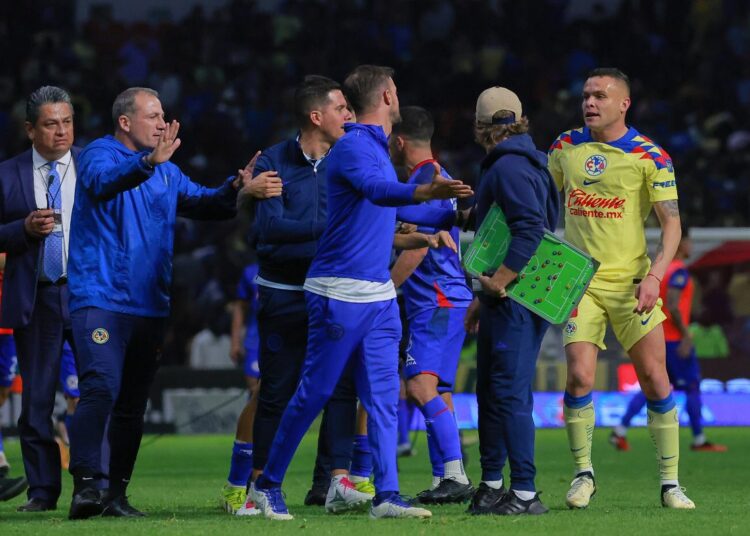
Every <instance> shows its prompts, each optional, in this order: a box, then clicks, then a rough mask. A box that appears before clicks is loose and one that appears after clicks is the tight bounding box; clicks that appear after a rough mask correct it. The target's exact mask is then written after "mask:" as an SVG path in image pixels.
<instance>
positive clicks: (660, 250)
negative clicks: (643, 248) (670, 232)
mask: <svg viewBox="0 0 750 536" xmlns="http://www.w3.org/2000/svg"><path fill="white" fill-rule="evenodd" d="M663 254H664V233H661V234H660V235H659V243H658V244H657V246H656V256H655V259H661V257H662V255H663Z"/></svg>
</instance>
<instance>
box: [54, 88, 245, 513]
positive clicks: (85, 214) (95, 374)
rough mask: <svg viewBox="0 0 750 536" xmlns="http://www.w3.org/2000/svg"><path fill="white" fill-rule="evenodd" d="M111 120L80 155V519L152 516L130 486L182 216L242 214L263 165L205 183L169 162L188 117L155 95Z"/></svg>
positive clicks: (131, 102)
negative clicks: (104, 462)
mask: <svg viewBox="0 0 750 536" xmlns="http://www.w3.org/2000/svg"><path fill="white" fill-rule="evenodd" d="M112 116H113V120H114V122H115V133H114V136H105V137H103V138H100V139H97V140H94V141H93V142H92V143H91V144H90V145H88V146H87V147H86V148H85V149H84V150H83V151H82V152H81V158H80V173H79V179H80V180H79V184H78V189H77V191H76V205H75V210H74V214H73V234H72V236H73V239H72V242H71V245H72V247H71V262H70V311H71V319H72V324H73V335H74V338H75V341H76V349H77V350H78V364H79V369H80V370H79V372H80V374H79V389H80V392H81V399H80V402H79V404H78V408H77V409H76V413H75V415H74V417H73V422H72V424H71V429H70V436H71V451H70V472H71V473H72V475H73V478H74V490H73V501H72V503H71V506H70V513H69V517H70V518H71V519H84V518H88V517H91V516H94V515H98V514H103V515H105V516H115V517H140V516H143V515H144V514H143V513H141V512H139V511H138V510H136V509H135V508H133V507H132V506H131V505H130V504H129V502H128V500H127V497H126V496H125V492H126V490H127V486H128V483H129V481H130V476H131V474H132V472H133V467H134V465H135V459H136V456H137V454H138V449H139V447H140V443H141V437H142V435H143V415H144V413H145V410H146V402H147V399H148V393H149V388H150V387H151V383H152V381H153V379H154V375H155V374H156V369H157V368H158V366H159V356H160V353H161V344H162V338H163V333H164V325H165V321H166V317H167V315H168V314H169V289H170V285H171V276H172V250H173V242H174V227H175V219H176V218H177V215H178V214H179V215H181V216H187V217H191V218H196V219H227V218H232V217H233V216H234V215H235V203H236V200H237V190H238V188H239V186H240V179H241V178H242V179H243V180H244V179H247V181H248V182H249V179H250V176H251V175H252V168H253V167H254V164H255V158H253V159H252V160H251V161H250V163H249V164H248V165H247V166H246V167H245V169H241V170H239V173H238V177H230V178H228V179H227V180H226V181H225V182H224V184H223V185H222V186H221V187H219V188H216V189H209V188H204V187H203V186H200V185H198V184H196V183H194V182H193V181H191V180H190V179H189V178H188V177H187V176H186V175H185V174H184V173H183V172H182V171H181V170H180V168H179V167H177V166H176V165H175V164H173V163H172V162H170V159H171V158H172V155H173V154H174V152H175V151H176V150H177V149H178V148H179V147H180V139H179V138H178V137H177V134H178V133H179V130H180V124H179V123H178V122H177V121H176V120H173V121H170V122H166V121H165V120H164V111H163V110H162V106H161V102H160V101H159V96H158V93H157V92H156V91H154V90H153V89H149V88H139V87H135V88H130V89H127V90H125V91H123V92H122V93H121V94H120V95H118V96H117V98H116V99H115V102H114V105H113V106H112ZM107 417H109V419H110V420H109V440H110V444H111V455H110V464H109V489H108V490H107V492H106V493H105V494H104V496H103V497H102V496H100V494H99V493H98V492H97V490H96V480H97V479H99V478H101V477H102V475H101V470H100V450H99V446H100V444H101V442H102V437H103V434H104V428H105V424H106V421H107Z"/></svg>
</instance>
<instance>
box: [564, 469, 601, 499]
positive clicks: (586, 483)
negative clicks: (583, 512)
mask: <svg viewBox="0 0 750 536" xmlns="http://www.w3.org/2000/svg"><path fill="white" fill-rule="evenodd" d="M595 494H596V483H595V482H594V476H593V475H592V474H591V473H589V472H586V473H581V474H580V475H578V476H576V477H575V478H574V479H573V481H572V482H571V483H570V489H569V490H568V494H567V495H566V496H565V504H567V505H568V508H586V507H587V506H588V505H589V502H591V497H593V496H594V495H595Z"/></svg>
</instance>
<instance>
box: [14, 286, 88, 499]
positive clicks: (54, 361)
mask: <svg viewBox="0 0 750 536" xmlns="http://www.w3.org/2000/svg"><path fill="white" fill-rule="evenodd" d="M14 338H15V342H16V352H17V354H18V367H19V369H20V371H21V377H22V378H23V395H22V397H21V416H20V418H19V419H18V431H19V435H20V438H21V452H22V454H23V465H24V469H25V470H26V478H27V479H28V481H29V490H28V497H29V498H38V499H42V500H44V501H47V502H50V503H56V502H57V499H58V497H59V496H60V487H61V485H60V450H59V448H58V446H57V443H56V442H55V433H54V430H53V427H52V412H53V410H54V406H55V391H56V390H57V382H58V381H59V378H60V356H61V355H62V347H63V341H65V340H67V341H68V342H69V343H70V344H71V346H72V348H73V350H74V353H76V352H75V349H76V345H75V343H74V341H73V336H72V331H71V322H70V315H69V313H68V287H67V285H62V286H55V285H40V286H39V287H38V288H37V294H36V301H35V303H34V312H33V313H32V315H31V320H30V321H29V324H28V325H26V326H25V327H23V328H20V329H16V330H15V331H14Z"/></svg>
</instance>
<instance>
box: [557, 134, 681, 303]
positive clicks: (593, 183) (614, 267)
mask: <svg viewBox="0 0 750 536" xmlns="http://www.w3.org/2000/svg"><path fill="white" fill-rule="evenodd" d="M548 156H549V163H548V168H549V171H550V173H551V174H552V176H553V178H554V179H555V183H556V185H557V187H558V189H559V190H561V191H563V194H564V210H565V238H566V239H567V240H568V241H570V242H572V243H573V244H574V245H576V246H577V247H579V248H581V249H583V250H584V251H586V252H588V253H589V254H590V255H591V256H593V257H594V258H595V259H596V260H598V261H599V262H600V263H601V266H600V267H599V270H598V272H597V273H596V276H595V277H594V279H593V281H592V282H591V287H592V288H601V289H606V290H625V289H632V287H633V283H634V280H638V279H641V278H643V277H644V276H645V275H646V273H647V272H648V270H649V268H650V266H651V263H650V260H649V258H648V255H647V247H646V236H645V231H644V221H645V220H646V217H647V216H648V214H649V212H650V211H651V206H652V204H653V203H656V202H659V201H669V200H674V199H677V184H676V182H675V174H674V168H673V166H672V159H671V158H670V156H669V154H667V152H666V151H665V150H664V149H662V148H661V147H659V146H658V145H657V144H655V143H654V142H653V141H651V140H650V139H649V138H647V137H646V136H644V135H642V134H640V133H639V132H638V131H637V130H636V129H634V128H632V127H631V128H629V129H628V131H627V133H626V134H625V135H624V136H623V137H622V138H620V139H618V140H616V141H613V142H608V143H605V142H597V141H594V140H593V138H592V137H591V132H590V131H589V129H588V128H586V127H584V128H579V129H574V130H569V131H567V132H563V133H562V134H561V135H560V136H559V137H558V138H557V139H556V140H555V142H554V143H553V144H552V147H551V148H550V150H549V155H548Z"/></svg>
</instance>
